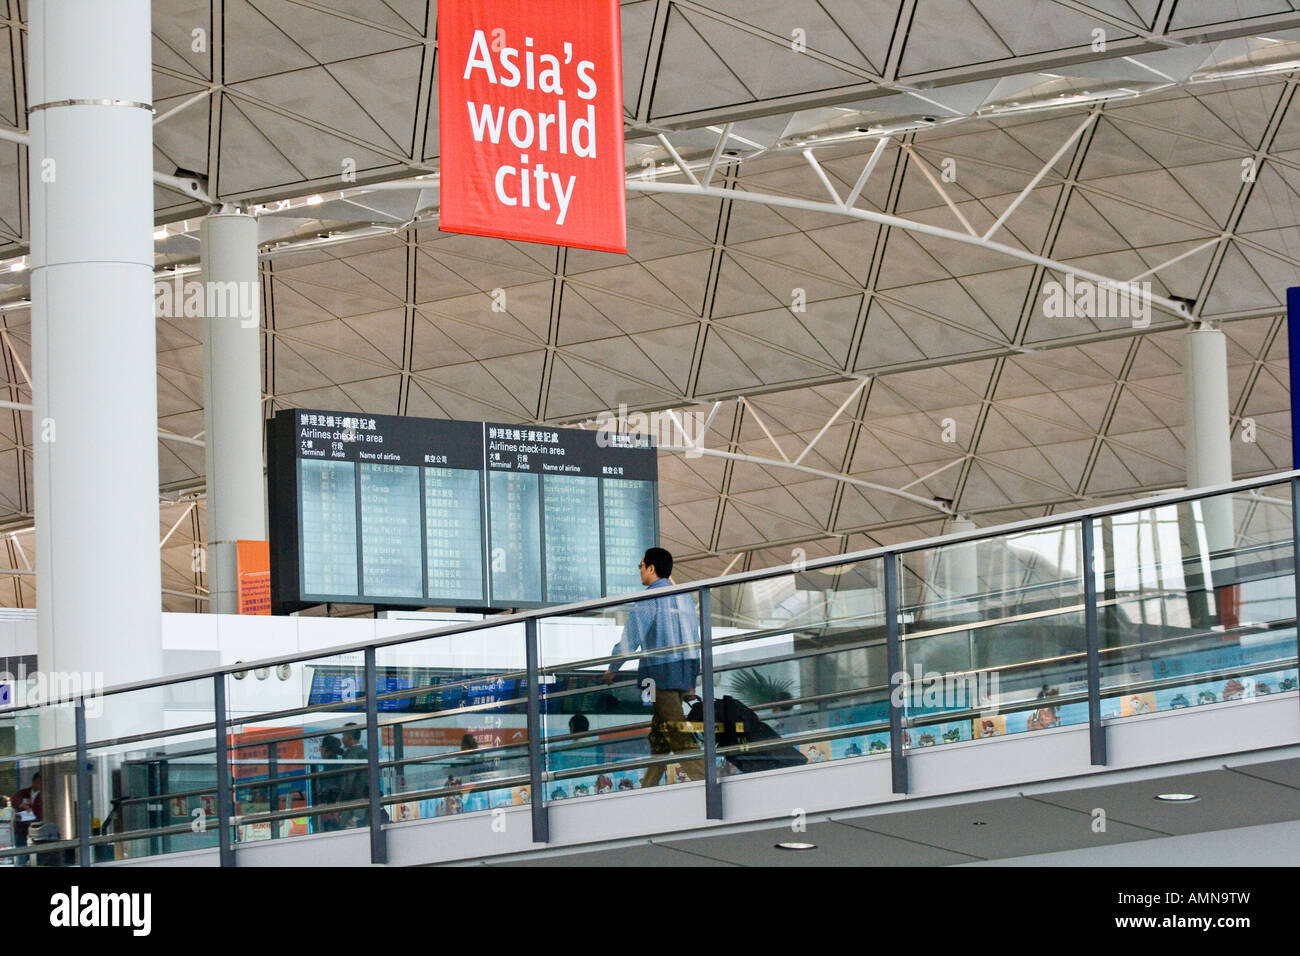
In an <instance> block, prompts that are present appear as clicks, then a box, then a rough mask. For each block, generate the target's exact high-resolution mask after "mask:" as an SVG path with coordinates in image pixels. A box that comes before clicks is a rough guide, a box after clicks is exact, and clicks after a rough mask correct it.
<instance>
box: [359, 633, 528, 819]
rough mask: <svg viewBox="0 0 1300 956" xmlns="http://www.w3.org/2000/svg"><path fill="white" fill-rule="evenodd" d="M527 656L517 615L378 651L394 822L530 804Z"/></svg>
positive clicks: (384, 767) (386, 783) (383, 746)
mask: <svg viewBox="0 0 1300 956" xmlns="http://www.w3.org/2000/svg"><path fill="white" fill-rule="evenodd" d="M525 655H526V651H525V645H524V625H523V624H522V623H518V622H516V623H512V624H505V625H501V626H499V627H489V628H483V629H480V630H475V631H469V632H467V633H464V634H453V635H448V636H445V637H432V638H426V639H421V640H418V641H410V642H407V643H404V644H398V645H391V646H388V647H381V648H379V649H378V650H377V652H376V666H377V685H376V686H377V688H378V702H379V719H380V760H381V777H382V790H383V794H384V805H385V815H386V817H387V819H388V820H390V821H392V822H399V823H400V822H402V821H405V820H418V819H426V818H429V817H438V816H447V815H450V814H457V813H474V812H477V811H482V810H493V809H497V808H499V807H510V806H519V805H523V804H526V803H528V802H529V798H530V787H529V773H528V710H527V703H528V697H527V695H528V682H527V666H526V665H527V661H526V656H525Z"/></svg>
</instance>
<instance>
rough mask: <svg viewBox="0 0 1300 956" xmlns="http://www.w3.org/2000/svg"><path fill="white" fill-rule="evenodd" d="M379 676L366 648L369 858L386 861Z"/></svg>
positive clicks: (376, 861) (372, 647)
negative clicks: (381, 775) (380, 780)
mask: <svg viewBox="0 0 1300 956" xmlns="http://www.w3.org/2000/svg"><path fill="white" fill-rule="evenodd" d="M378 688H379V679H378V675H377V673H376V668H375V648H374V646H373V645H372V646H370V647H367V648H366V745H367V746H366V779H367V780H368V781H369V787H368V788H367V790H368V792H369V795H370V814H369V816H370V862H371V863H381V864H382V863H387V862H388V841H387V839H386V837H385V835H384V819H383V801H382V800H381V797H382V794H381V793H380V789H379V745H380V740H379V701H378V700H377V699H376V698H377V696H378Z"/></svg>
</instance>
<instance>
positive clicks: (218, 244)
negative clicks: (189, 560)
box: [199, 207, 266, 614]
mask: <svg viewBox="0 0 1300 956" xmlns="http://www.w3.org/2000/svg"><path fill="white" fill-rule="evenodd" d="M199 255H200V258H201V261H202V264H203V280H204V288H205V291H206V296H205V298H206V302H207V305H206V308H205V314H206V318H205V320H204V321H205V328H204V339H203V356H204V362H203V397H204V403H203V404H204V425H205V431H204V436H205V448H206V460H207V470H206V474H207V488H208V575H209V577H208V581H209V593H210V594H211V601H210V603H209V605H208V608H209V610H210V611H212V612H214V613H217V614H235V613H238V610H239V592H238V580H237V569H236V555H235V543H236V542H237V541H239V540H241V539H243V540H253V541H261V540H264V539H265V538H266V496H265V491H264V488H265V484H264V482H263V477H262V475H263V472H262V348H261V334H262V333H261V321H260V319H259V310H258V302H259V294H258V278H257V220H255V219H254V218H253V217H251V216H247V215H243V214H241V213H240V212H238V211H237V210H235V209H234V208H233V207H223V208H222V210H221V212H219V213H216V214H214V215H211V216H208V217H207V218H206V219H204V220H203V229H202V232H201V235H200V245H199Z"/></svg>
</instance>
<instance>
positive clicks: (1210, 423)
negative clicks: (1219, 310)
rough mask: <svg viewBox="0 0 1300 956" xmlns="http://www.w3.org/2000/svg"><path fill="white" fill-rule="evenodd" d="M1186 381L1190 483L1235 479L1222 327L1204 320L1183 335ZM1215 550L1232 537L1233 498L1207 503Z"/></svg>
mask: <svg viewBox="0 0 1300 956" xmlns="http://www.w3.org/2000/svg"><path fill="white" fill-rule="evenodd" d="M1183 386H1184V390H1185V391H1184V395H1185V403H1184V412H1185V419H1186V423H1185V425H1184V427H1183V432H1184V439H1183V441H1184V444H1185V445H1186V448H1187V487H1188V488H1205V487H1210V486H1213V485H1222V484H1227V483H1228V482H1230V481H1232V435H1231V432H1230V431H1229V423H1230V421H1231V412H1230V411H1229V403H1228V345H1227V339H1226V338H1225V336H1224V334H1223V333H1222V332H1221V331H1219V330H1218V329H1217V328H1212V327H1211V326H1209V325H1207V324H1205V323H1200V324H1198V325H1197V326H1195V327H1194V328H1192V329H1189V330H1188V331H1187V332H1186V333H1185V334H1184V336H1183ZM1203 512H1204V518H1203V520H1204V524H1205V534H1206V538H1207V542H1206V543H1207V545H1208V547H1209V549H1210V550H1211V551H1221V550H1223V549H1225V548H1230V547H1231V546H1232V543H1233V530H1232V521H1233V519H1232V502H1231V501H1230V500H1228V499H1226V498H1225V499H1220V500H1212V501H1208V502H1206V503H1205V504H1204V505H1203Z"/></svg>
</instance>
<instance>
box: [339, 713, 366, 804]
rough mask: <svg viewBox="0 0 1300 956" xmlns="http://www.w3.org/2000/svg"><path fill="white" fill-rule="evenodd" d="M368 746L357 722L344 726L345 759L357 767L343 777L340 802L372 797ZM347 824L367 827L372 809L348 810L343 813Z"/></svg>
mask: <svg viewBox="0 0 1300 956" xmlns="http://www.w3.org/2000/svg"><path fill="white" fill-rule="evenodd" d="M369 756H370V755H369V754H368V753H367V752H366V748H365V747H363V746H361V733H360V730H359V728H358V727H357V725H356V724H345V725H344V727H343V759H344V760H345V761H347V762H348V763H350V764H351V765H352V766H353V767H354V768H355V769H353V770H352V772H351V773H348V774H346V775H345V776H344V777H343V782H342V786H341V788H340V791H339V797H338V799H339V802H340V803H344V802H347V801H349V800H369V799H370V774H369V771H368V770H367V768H366V762H367V759H368V758H369ZM342 818H343V820H344V821H345V824H344V825H345V826H354V827H365V826H369V825H370V809H369V808H368V807H367V808H365V809H355V810H347V811H344V812H343V814H342Z"/></svg>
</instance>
